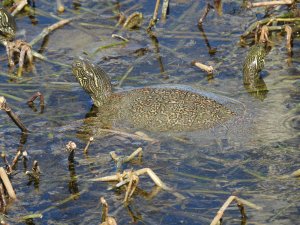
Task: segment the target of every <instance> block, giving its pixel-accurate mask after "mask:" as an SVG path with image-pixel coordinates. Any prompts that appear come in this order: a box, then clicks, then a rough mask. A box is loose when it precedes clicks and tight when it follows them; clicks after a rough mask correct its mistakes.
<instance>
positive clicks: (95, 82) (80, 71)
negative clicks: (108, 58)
mask: <svg viewBox="0 0 300 225" xmlns="http://www.w3.org/2000/svg"><path fill="white" fill-rule="evenodd" d="M72 71H73V74H74V76H75V77H76V79H77V80H78V82H79V84H80V85H81V86H82V88H83V89H84V90H85V91H86V92H87V93H88V94H89V95H90V96H91V98H92V99H93V102H94V104H95V105H96V106H98V107H99V106H101V105H102V104H103V103H104V102H105V100H106V99H107V98H108V97H109V96H110V95H111V93H112V90H111V83H110V79H109V77H108V75H107V74H106V73H105V72H104V70H102V68H100V67H99V66H96V65H94V64H92V63H91V62H89V61H88V60H85V59H80V58H79V59H76V60H74V62H73V64H72Z"/></svg>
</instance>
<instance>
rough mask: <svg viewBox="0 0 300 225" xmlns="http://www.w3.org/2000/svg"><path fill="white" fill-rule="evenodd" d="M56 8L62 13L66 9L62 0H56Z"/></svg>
mask: <svg viewBox="0 0 300 225" xmlns="http://www.w3.org/2000/svg"><path fill="white" fill-rule="evenodd" d="M56 9H57V11H58V12H60V13H62V12H64V11H65V6H64V4H63V3H62V1H61V0H56Z"/></svg>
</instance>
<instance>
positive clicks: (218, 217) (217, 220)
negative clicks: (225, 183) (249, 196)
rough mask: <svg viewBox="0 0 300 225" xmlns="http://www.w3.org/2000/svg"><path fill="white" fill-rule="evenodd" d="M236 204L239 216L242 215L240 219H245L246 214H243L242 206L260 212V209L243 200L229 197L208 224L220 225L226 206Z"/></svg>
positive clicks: (232, 196)
mask: <svg viewBox="0 0 300 225" xmlns="http://www.w3.org/2000/svg"><path fill="white" fill-rule="evenodd" d="M233 201H235V202H237V205H238V208H239V209H240V212H241V215H242V219H246V214H245V208H244V205H247V206H249V207H251V208H254V209H257V210H260V209H261V207H259V206H257V205H255V204H253V203H251V202H249V201H246V200H244V199H241V198H238V197H237V196H234V195H231V196H230V197H229V198H228V199H227V200H226V202H225V203H224V204H223V205H222V207H221V208H220V209H219V211H218V212H217V215H216V216H215V218H214V219H213V220H212V222H211V223H210V225H217V224H219V223H220V220H221V219H222V217H223V214H224V212H225V210H226V209H227V208H228V206H229V205H230V204H231V203H232V202H233Z"/></svg>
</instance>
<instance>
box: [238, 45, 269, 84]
mask: <svg viewBox="0 0 300 225" xmlns="http://www.w3.org/2000/svg"><path fill="white" fill-rule="evenodd" d="M266 55H267V52H266V49H265V46H264V45H263V44H257V45H254V46H252V47H251V48H250V50H249V52H248V54H247V56H246V59H245V61H244V65H243V80H244V84H245V85H250V84H252V83H254V80H256V79H258V78H259V72H260V71H261V70H262V69H263V68H264V66H265V57H266Z"/></svg>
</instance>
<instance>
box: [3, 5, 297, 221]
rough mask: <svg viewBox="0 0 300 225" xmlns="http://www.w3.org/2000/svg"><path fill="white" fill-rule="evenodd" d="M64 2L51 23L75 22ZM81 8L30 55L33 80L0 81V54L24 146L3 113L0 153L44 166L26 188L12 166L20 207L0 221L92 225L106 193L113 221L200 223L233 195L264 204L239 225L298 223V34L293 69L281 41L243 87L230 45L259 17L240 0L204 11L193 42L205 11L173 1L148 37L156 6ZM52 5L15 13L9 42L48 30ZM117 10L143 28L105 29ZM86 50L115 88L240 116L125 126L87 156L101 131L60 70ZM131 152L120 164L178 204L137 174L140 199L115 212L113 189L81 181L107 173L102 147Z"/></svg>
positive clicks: (238, 52)
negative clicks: (138, 152) (212, 99)
mask: <svg viewBox="0 0 300 225" xmlns="http://www.w3.org/2000/svg"><path fill="white" fill-rule="evenodd" d="M65 4H66V8H67V9H68V10H66V11H65V13H63V14H59V16H61V17H65V18H69V17H72V16H74V14H75V12H74V11H73V4H72V1H65ZM80 4H81V5H80V6H79V5H77V6H76V9H74V10H76V13H78V14H83V15H84V17H83V18H81V19H80V20H77V21H74V22H72V23H71V24H70V25H66V26H64V27H63V28H61V29H59V30H56V31H55V32H53V33H52V34H51V35H49V36H48V37H47V40H44V43H42V41H41V43H38V44H37V45H36V46H34V47H33V48H34V49H35V50H39V48H40V50H41V51H42V52H43V54H44V55H45V56H47V57H48V59H49V61H39V60H36V62H35V65H36V69H37V74H33V73H31V72H27V73H25V74H23V76H22V77H20V78H17V77H11V75H9V74H7V73H6V69H7V64H6V61H5V58H4V56H5V49H4V48H2V47H1V49H0V50H1V52H2V56H3V60H1V61H0V62H1V67H2V72H1V74H0V95H4V96H5V97H6V98H7V101H8V102H9V104H10V106H11V107H12V108H13V109H14V110H15V112H16V113H17V114H18V115H20V117H21V119H22V121H23V122H24V124H25V125H26V126H27V127H28V128H29V130H30V131H31V132H30V133H29V134H28V136H27V139H26V140H25V139H22V141H20V140H19V139H20V135H19V130H18V128H16V127H15V126H14V124H12V122H11V121H10V120H9V118H8V117H7V115H6V114H5V113H1V114H0V121H1V124H0V128H1V129H0V141H1V142H0V147H1V150H2V151H3V152H5V153H6V155H7V157H8V160H9V161H11V160H12V159H13V157H14V155H15V153H16V151H17V149H18V148H20V146H22V148H23V149H25V150H26V151H27V152H28V154H29V162H28V163H29V164H28V165H31V161H33V160H37V161H38V162H39V165H40V167H41V170H42V174H41V176H40V181H39V184H38V185H35V184H34V182H29V178H28V177H27V176H25V174H24V172H25V170H26V169H24V167H23V164H22V162H21V160H20V161H19V162H18V164H17V167H16V171H15V173H14V174H13V175H12V183H13V186H14V188H15V190H16V193H17V197H18V201H15V202H13V203H12V204H9V206H8V207H7V209H6V211H5V214H6V215H7V221H8V222H10V223H11V224H24V222H22V221H21V218H22V217H23V216H26V215H30V214H35V213H36V214H37V213H41V214H42V215H43V217H42V218H39V219H37V218H36V219H33V220H31V221H29V220H28V221H27V224H98V223H99V222H100V219H101V206H100V204H99V198H100V197H101V196H104V197H105V199H106V201H107V202H108V204H109V206H110V214H111V215H113V216H114V217H115V218H116V219H117V222H118V224H128V223H131V222H135V223H136V224H190V225H191V224H208V223H210V221H211V220H212V218H213V217H214V216H215V214H216V212H217V211H218V209H219V207H220V206H221V205H222V204H223V203H224V201H225V200H226V199H227V197H228V196H229V195H230V194H231V193H233V192H236V193H238V195H239V196H241V197H242V198H244V199H247V200H249V201H251V202H253V203H255V204H257V205H259V206H262V207H263V210H261V211H256V210H254V209H250V208H249V209H248V208H246V213H247V215H248V219H247V222H248V223H249V224H281V225H285V224H297V222H298V217H299V216H298V215H299V210H300V208H299V198H300V196H299V179H292V178H282V176H283V175H286V174H290V173H292V172H293V171H295V170H297V169H299V124H300V123H299V99H300V95H299V81H298V80H299V53H298V52H299V48H300V44H299V38H298V37H295V38H294V46H293V51H294V54H293V56H292V64H291V65H288V64H287V63H286V62H285V59H286V58H287V55H286V49H285V43H284V42H282V41H281V39H280V38H276V37H275V38H274V40H272V41H273V42H274V43H275V44H274V46H273V48H272V50H271V51H270V52H269V53H268V56H267V58H266V61H265V68H264V69H263V71H267V72H268V76H266V77H264V78H263V79H262V78H260V79H258V80H256V82H257V83H255V84H253V88H252V87H251V88H250V89H247V88H246V90H245V87H244V86H243V74H242V61H243V59H244V58H245V56H246V54H247V49H245V48H241V47H239V45H238V41H239V37H240V35H241V34H242V33H243V32H244V29H246V27H248V25H250V24H251V23H252V22H253V20H254V19H255V18H256V13H260V14H261V13H262V11H261V9H253V10H246V9H244V8H242V7H241V5H240V3H239V1H223V3H222V6H221V7H220V6H219V7H218V13H209V14H208V16H207V18H206V19H205V21H204V23H203V27H202V29H200V34H199V28H198V26H197V21H198V19H199V17H200V14H201V12H202V11H203V9H204V7H205V4H204V3H202V2H194V1H190V2H189V1H180V0H177V1H172V3H171V5H170V11H169V15H168V18H167V20H166V22H165V23H162V22H158V23H157V25H156V27H155V28H154V29H153V32H154V34H155V35H154V36H153V37H152V36H151V35H150V37H149V35H148V34H147V33H146V32H145V28H146V27H147V25H148V24H147V23H148V21H149V20H150V18H151V16H152V12H153V10H154V3H150V1H144V0H141V1H124V2H119V3H118V4H117V3H115V2H110V1H100V2H99V1H80ZM53 5H54V3H53V4H52V3H49V2H46V1H41V2H39V4H36V9H35V10H36V11H35V12H36V13H35V15H34V16H35V20H36V21H35V23H34V25H32V24H30V23H28V20H29V18H27V17H26V16H27V15H26V13H24V14H20V15H18V16H17V25H18V27H19V29H20V30H22V29H24V30H25V31H24V32H25V34H23V33H20V34H19V37H18V38H23V39H27V40H29V41H30V40H32V39H33V38H34V37H35V36H36V35H38V34H39V33H40V32H41V30H42V29H43V28H44V27H45V26H47V25H50V24H52V23H53V22H55V20H54V19H53V18H52V17H51V16H50V14H49V12H53V13H56V12H55V10H54V7H53ZM222 7H223V11H222V10H220V8H222ZM118 10H120V11H123V12H126V14H127V15H128V14H130V13H132V12H134V11H141V12H143V14H144V18H145V19H144V23H143V25H142V28H140V29H134V30H124V29H121V28H120V29H119V27H115V25H116V24H117V22H118V21H117V19H116V17H115V16H116V15H115V11H118ZM112 33H117V34H119V35H122V36H124V37H126V38H127V39H129V40H130V41H129V43H126V44H118V43H119V40H115V39H112V38H111V34H112ZM70 37H72V38H70ZM40 46H42V47H40ZM212 46H213V47H212ZM99 48H100V50H99V51H97V53H96V54H94V55H93V53H94V52H95V50H96V49H99ZM215 49H217V51H215ZM136 52H142V53H143V54H136ZM84 53H85V54H87V55H88V56H89V57H90V58H91V61H93V62H95V63H96V64H99V65H101V66H103V68H104V69H105V71H107V72H108V73H109V75H110V76H111V78H112V80H113V83H114V84H116V85H115V86H116V87H114V89H116V90H117V91H122V90H128V89H132V88H136V87H142V86H148V85H154V84H155V85H165V84H172V85H174V84H184V85H188V86H191V87H193V88H194V89H196V90H200V91H205V92H213V93H216V94H217V95H220V96H224V98H225V97H228V98H231V99H233V100H234V101H235V102H239V103H241V104H242V105H243V110H242V112H243V113H238V116H237V117H236V118H235V119H233V120H230V121H228V122H227V123H225V124H222V125H220V126H216V127H214V128H211V129H208V130H201V131H193V132H173V133H168V132H165V133H159V132H158V133H157V132H148V131H145V130H142V131H143V132H144V133H145V135H147V136H139V135H136V134H134V132H135V131H137V130H133V129H128V127H127V128H126V126H125V127H124V126H123V127H122V126H121V128H120V129H119V130H121V131H122V132H123V133H118V132H115V133H113V132H110V133H109V132H104V133H103V131H102V132H99V133H100V135H98V136H95V141H94V142H92V143H91V145H90V149H89V153H88V154H87V155H85V154H83V153H82V149H83V148H84V146H85V145H86V142H87V138H88V137H89V136H90V135H91V133H92V134H93V135H94V134H95V133H98V132H96V130H97V129H99V127H98V126H95V125H93V123H88V122H87V119H90V118H94V117H91V116H94V114H95V113H94V112H93V111H91V112H90V113H89V115H87V118H86V119H85V115H86V114H87V113H88V112H89V110H90V108H91V106H92V102H91V100H90V98H89V96H88V95H87V94H86V93H85V92H84V91H83V90H82V89H81V87H80V86H79V84H78V83H77V82H76V80H75V78H74V77H73V75H72V72H71V69H70V67H68V66H65V65H71V63H72V60H73V59H74V58H76V57H77V56H79V55H83V54H84ZM196 59H197V60H200V61H202V62H204V63H207V64H212V65H216V66H217V73H215V74H214V78H213V79H210V80H208V79H207V76H206V74H205V73H204V72H202V71H199V70H198V69H197V68H194V67H192V66H191V64H190V63H191V62H192V61H194V60H196ZM128 71H129V72H128ZM127 72H128V73H127ZM125 75H126V76H125ZM118 84H120V85H119V86H118ZM117 86H118V87H117ZM120 86H121V87H120ZM266 86H267V89H268V91H267V90H266V88H265V87H266ZM36 91H40V92H42V93H43V94H44V95H45V102H46V105H45V108H44V111H43V113H40V112H39V111H32V110H31V109H30V108H28V107H27V106H26V100H27V99H28V98H29V97H30V96H31V95H32V93H35V92H36ZM248 91H249V92H250V94H248ZM266 93H267V94H266ZM262 100H263V101H262ZM239 112H240V111H239ZM84 119H85V120H84ZM110 129H112V130H113V128H110ZM119 130H118V131H119ZM138 131H141V130H138ZM126 134H130V135H126ZM145 137H146V138H145ZM68 141H74V142H76V144H77V146H78V149H77V151H76V152H75V155H74V159H72V160H68V153H67V152H66V150H65V145H66V144H67V143H68ZM138 147H142V148H143V150H144V155H143V160H142V162H141V163H137V162H130V163H128V164H126V165H124V167H125V168H128V169H130V168H134V169H140V168H147V167H149V168H152V169H153V170H154V171H155V173H156V174H157V175H158V176H159V177H160V178H161V179H162V180H163V181H164V182H165V183H166V184H167V185H169V186H171V187H173V188H174V190H176V191H178V192H179V193H180V194H182V195H184V196H185V197H186V199H184V200H179V199H177V198H176V197H175V196H174V195H173V194H172V193H169V192H166V191H163V190H160V189H157V188H156V187H155V185H154V184H153V183H152V181H151V180H150V178H149V177H147V176H143V177H141V181H140V183H139V186H138V188H139V189H138V191H137V192H136V193H135V194H134V195H133V198H132V200H131V201H130V202H129V204H128V205H124V204H123V203H122V201H123V199H124V195H125V192H124V191H123V190H119V189H111V187H112V186H113V184H111V183H101V182H92V181H90V179H92V178H95V177H100V176H106V175H110V174H113V173H115V172H116V165H115V164H114V162H113V161H112V160H111V158H110V156H109V152H110V151H116V153H117V154H118V155H129V154H130V153H131V152H132V151H133V150H135V149H136V148H138ZM3 165H4V164H3ZM28 167H29V166H28ZM233 222H234V223H236V224H242V223H241V221H240V214H239V211H238V209H236V208H234V207H232V208H229V209H228V210H227V211H226V213H225V217H224V224H231V223H233Z"/></svg>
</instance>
